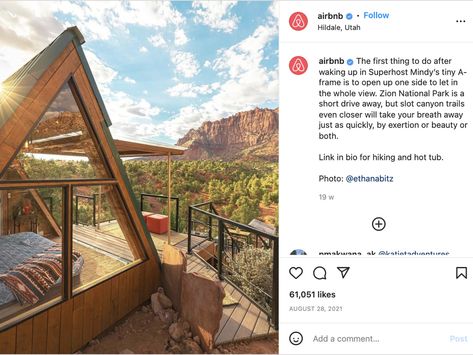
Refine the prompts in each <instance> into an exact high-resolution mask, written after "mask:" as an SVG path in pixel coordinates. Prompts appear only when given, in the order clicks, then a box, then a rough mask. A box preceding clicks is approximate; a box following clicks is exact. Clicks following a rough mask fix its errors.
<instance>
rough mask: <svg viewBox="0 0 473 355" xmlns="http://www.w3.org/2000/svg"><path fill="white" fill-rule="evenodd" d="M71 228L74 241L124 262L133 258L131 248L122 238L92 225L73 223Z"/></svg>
mask: <svg viewBox="0 0 473 355" xmlns="http://www.w3.org/2000/svg"><path fill="white" fill-rule="evenodd" d="M73 228H74V233H73V236H74V241H75V242H78V243H80V244H83V245H84V246H87V247H89V248H93V249H95V250H97V251H100V252H101V253H103V254H106V255H110V256H112V257H115V258H118V259H119V260H121V261H124V262H126V263H129V262H131V261H133V260H134V258H133V254H132V252H131V249H130V247H129V246H128V243H127V241H126V240H125V239H124V238H120V237H116V236H113V235H110V234H106V233H103V232H101V231H99V230H97V229H95V228H94V227H92V226H83V225H74V227H73Z"/></svg>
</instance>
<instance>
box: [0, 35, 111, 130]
mask: <svg viewBox="0 0 473 355" xmlns="http://www.w3.org/2000/svg"><path fill="white" fill-rule="evenodd" d="M71 42H73V43H74V44H75V47H76V50H77V53H78V55H79V57H80V59H81V62H82V65H83V67H84V70H85V72H86V74H87V77H88V79H89V82H90V85H91V87H92V90H93V92H94V95H95V97H96V98H97V102H98V104H99V106H100V110H101V111H102V114H103V117H104V119H105V122H106V123H107V125H108V126H110V125H111V124H112V122H111V121H110V117H109V115H108V113H107V110H106V108H105V104H104V102H103V100H102V96H101V95H100V92H99V89H98V87H97V83H96V82H95V79H94V77H93V75H92V71H91V70H90V67H89V65H88V63H87V60H86V58H85V54H84V51H83V50H82V44H84V43H85V40H84V36H83V35H82V33H81V32H80V31H79V29H78V28H77V27H76V26H74V27H69V28H67V29H66V30H65V31H64V32H62V33H61V34H60V35H59V36H58V37H57V38H56V39H55V40H54V41H53V42H51V44H50V45H49V46H47V47H46V48H45V49H43V50H42V51H41V52H39V53H38V54H37V55H36V56H34V57H33V58H32V59H31V60H30V61H29V62H28V63H26V64H25V65H23V66H22V67H21V68H20V69H18V70H17V71H16V72H15V73H13V74H12V75H11V76H10V77H9V78H7V79H6V80H5V81H4V82H3V83H2V90H3V93H2V94H1V95H0V127H2V126H3V124H4V123H5V122H7V121H8V119H9V118H10V116H11V115H13V113H14V112H15V110H16V109H17V108H18V106H20V104H21V103H22V102H23V100H24V99H25V98H27V97H28V94H29V93H30V91H31V89H33V87H34V85H35V84H36V82H37V81H38V80H39V78H41V76H42V75H43V74H44V72H45V71H46V70H47V69H48V68H49V66H51V64H52V63H53V62H54V61H55V60H56V59H57V57H58V56H59V55H60V54H61V53H62V52H63V51H64V49H65V48H66V47H67V45H68V44H69V43H71Z"/></svg>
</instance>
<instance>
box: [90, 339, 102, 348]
mask: <svg viewBox="0 0 473 355" xmlns="http://www.w3.org/2000/svg"><path fill="white" fill-rule="evenodd" d="M97 344H100V341H99V340H98V339H92V340H91V341H89V344H88V345H89V346H94V345H97Z"/></svg>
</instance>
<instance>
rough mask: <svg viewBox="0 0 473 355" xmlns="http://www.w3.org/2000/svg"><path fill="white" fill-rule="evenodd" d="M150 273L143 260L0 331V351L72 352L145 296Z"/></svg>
mask: <svg viewBox="0 0 473 355" xmlns="http://www.w3.org/2000/svg"><path fill="white" fill-rule="evenodd" d="M152 274H153V272H152V263H151V262H149V261H146V262H144V263H142V264H139V265H137V266H135V267H133V268H132V269H129V270H127V271H125V272H123V273H121V274H119V275H116V276H115V277H113V278H111V279H109V280H107V281H105V282H103V283H101V284H99V285H97V286H95V287H93V288H91V289H88V290H86V291H84V292H82V293H80V294H78V295H76V296H74V297H73V298H72V299H71V300H69V301H65V302H62V303H60V304H57V305H55V306H54V307H51V308H50V309H48V310H46V311H44V312H42V313H39V314H37V315H35V316H34V317H32V318H29V319H27V320H25V321H23V322H21V323H19V324H17V325H16V326H13V327H11V328H9V329H7V330H5V331H3V332H0V354H9V353H61V354H67V353H71V352H76V351H77V350H79V349H80V348H82V347H83V346H84V345H86V344H87V343H88V342H89V341H90V340H92V339H93V338H95V337H96V336H98V335H99V334H101V333H102V332H103V331H105V330H106V329H107V328H110V327H111V326H113V324H115V323H116V322H117V321H119V320H120V319H121V318H123V317H124V316H126V315H127V314H128V313H130V312H131V311H132V310H134V309H135V308H137V307H138V306H139V305H141V304H142V303H144V302H145V301H146V300H147V299H149V297H150V295H151V293H152V292H153V291H154V287H152V285H151V286H150V284H152V283H151V282H150V280H149V279H148V277H151V279H152V278H154V276H155V275H152ZM139 275H146V277H140V276H139Z"/></svg>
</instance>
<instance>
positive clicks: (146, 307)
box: [141, 306, 149, 313]
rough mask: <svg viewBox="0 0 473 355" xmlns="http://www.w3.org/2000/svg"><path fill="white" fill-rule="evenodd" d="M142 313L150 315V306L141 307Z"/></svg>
mask: <svg viewBox="0 0 473 355" xmlns="http://www.w3.org/2000/svg"><path fill="white" fill-rule="evenodd" d="M141 312H143V313H148V312H149V308H148V306H143V307H141Z"/></svg>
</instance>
